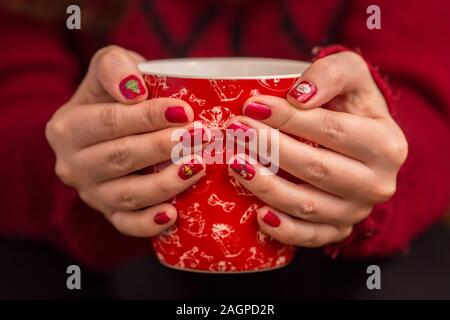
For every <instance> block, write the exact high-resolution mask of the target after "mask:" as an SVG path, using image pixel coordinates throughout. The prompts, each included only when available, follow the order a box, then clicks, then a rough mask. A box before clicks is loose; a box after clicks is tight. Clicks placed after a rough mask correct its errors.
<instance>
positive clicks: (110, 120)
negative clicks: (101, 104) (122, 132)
mask: <svg viewBox="0 0 450 320" xmlns="http://www.w3.org/2000/svg"><path fill="white" fill-rule="evenodd" d="M117 113H118V107H117V106H115V105H109V106H106V107H105V108H103V110H102V111H101V113H100V125H101V126H103V127H104V128H106V129H107V130H109V131H110V133H111V135H112V136H114V137H115V136H117V135H118V121H117Z"/></svg>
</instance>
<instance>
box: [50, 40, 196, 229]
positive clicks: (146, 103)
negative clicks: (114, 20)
mask: <svg viewBox="0 0 450 320" xmlns="http://www.w3.org/2000/svg"><path fill="white" fill-rule="evenodd" d="M141 61H144V58H142V57H141V56H139V55H138V54H136V53H135V52H131V51H128V50H126V49H123V48H120V47H116V46H112V47H106V48H103V49H101V50H99V51H98V52H97V53H96V54H95V55H94V57H93V58H92V60H91V63H90V67H89V70H88V72H87V74H86V76H85V78H84V80H83V81H82V83H81V84H80V86H79V88H78V90H77V91H76V93H75V94H74V96H73V97H72V98H71V99H70V100H69V101H68V102H67V103H66V104H65V105H63V106H62V107H61V108H60V109H59V110H58V111H57V112H56V113H55V114H54V115H53V117H52V119H51V120H50V121H49V122H48V124H47V128H46V137H47V140H48V142H49V144H50V146H51V147H52V148H53V150H54V152H55V154H56V166H55V171H56V174H57V175H58V176H59V177H60V179H61V180H62V181H63V182H64V183H65V184H67V185H69V186H72V187H74V188H76V189H77V190H78V193H79V196H80V198H81V199H82V200H83V201H84V202H86V203H87V204H88V205H89V206H91V207H92V208H94V209H96V210H98V211H100V212H102V213H103V214H104V215H105V217H106V218H107V219H108V220H109V221H110V222H111V223H112V224H113V225H114V226H115V228H116V229H117V230H119V231H120V232H122V233H124V234H127V235H132V236H140V237H147V236H153V235H156V234H158V233H159V232H161V231H163V230H164V229H166V228H167V227H168V226H170V225H171V224H172V223H174V222H175V220H176V216H177V212H176V209H175V207H174V206H173V205H171V204H169V203H163V202H164V201H167V200H168V199H170V198H172V197H173V196H175V195H177V194H178V193H180V192H182V191H183V190H185V189H186V188H188V187H189V186H191V185H192V184H194V183H195V182H196V181H198V180H199V179H200V178H201V177H202V176H203V175H204V174H205V171H204V168H205V166H204V165H203V164H202V163H201V162H202V159H200V158H198V157H196V158H192V157H188V158H187V159H183V160H184V161H182V163H181V164H171V165H169V166H167V167H166V168H164V169H163V170H161V171H159V172H156V173H152V174H145V175H142V174H136V171H137V170H140V169H143V168H146V167H148V166H151V165H154V164H158V163H161V162H164V161H166V160H168V159H170V157H171V151H172V148H173V146H174V145H175V144H176V143H177V142H176V141H172V140H171V134H172V132H173V131H174V130H175V129H177V128H180V126H183V127H184V128H186V129H189V128H190V127H192V123H191V122H192V121H193V117H194V116H193V111H192V109H191V107H190V106H189V105H188V104H187V103H186V102H184V101H182V100H179V99H172V98H156V99H151V100H146V99H147V91H146V89H145V85H144V81H143V78H142V75H141V73H140V72H139V70H138V68H137V63H138V62H141ZM194 159H196V161H194ZM186 166H187V167H186ZM182 169H188V170H182ZM189 169H190V170H189Z"/></svg>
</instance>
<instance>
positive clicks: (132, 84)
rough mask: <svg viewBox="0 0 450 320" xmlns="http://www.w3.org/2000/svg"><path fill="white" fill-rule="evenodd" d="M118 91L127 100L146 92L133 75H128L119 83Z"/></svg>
mask: <svg viewBox="0 0 450 320" xmlns="http://www.w3.org/2000/svg"><path fill="white" fill-rule="evenodd" d="M119 89H120V92H121V93H122V95H123V96H124V97H125V98H127V99H129V100H133V99H135V98H136V97H138V96H140V95H144V94H145V92H146V90H145V87H144V85H143V84H142V82H141V80H140V79H139V78H138V77H136V76H135V75H130V76H128V77H126V78H124V79H122V81H120V83H119Z"/></svg>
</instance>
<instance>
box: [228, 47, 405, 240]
mask: <svg viewBox="0 0 450 320" xmlns="http://www.w3.org/2000/svg"><path fill="white" fill-rule="evenodd" d="M324 105H325V106H326V107H327V108H322V107H321V106H324ZM243 113H244V115H246V116H247V117H245V116H239V117H236V118H234V119H233V120H232V122H240V123H242V124H244V125H247V126H249V127H251V128H254V129H255V130H256V131H257V132H258V130H260V129H264V128H265V129H270V128H276V129H279V130H280V131H281V132H280V137H279V138H280V139H279V159H280V161H279V162H280V163H279V165H280V167H281V168H282V169H284V170H285V171H287V172H288V173H290V174H291V175H293V176H295V177H298V178H300V179H301V180H303V181H305V182H306V184H296V183H293V182H290V181H287V180H285V179H283V178H281V177H280V176H277V175H264V174H262V172H263V170H264V169H265V168H264V167H262V166H261V165H259V164H244V163H243V162H242V160H239V158H238V160H236V161H235V162H234V163H232V164H231V165H230V169H231V172H232V174H233V175H234V176H235V177H237V179H239V182H240V183H241V184H242V185H243V186H244V187H246V188H247V189H248V190H250V191H251V192H252V193H253V194H255V195H256V196H257V197H258V198H260V199H261V200H263V201H264V202H266V203H268V204H269V205H270V206H266V207H263V208H260V209H259V210H258V222H259V224H260V226H261V228H262V230H263V231H265V232H266V233H268V234H269V235H271V236H272V237H274V238H275V239H277V240H279V241H281V242H284V243H287V244H292V245H298V246H305V247H317V246H323V245H326V244H329V243H333V242H337V241H341V240H343V239H344V238H346V237H347V236H348V235H350V233H351V232H352V229H353V226H354V225H355V224H356V223H358V222H360V221H361V220H363V219H364V218H366V217H367V216H368V215H369V213H370V212H371V210H372V207H373V206H374V205H375V204H377V203H380V202H384V201H386V200H388V199H389V198H390V197H391V196H392V195H393V194H394V192H395V190H396V177H397V173H398V171H399V169H400V167H401V165H402V164H403V162H404V161H405V159H406V156H407V149H408V147H407V142H406V139H405V137H404V135H403V133H402V131H401V130H400V128H399V126H398V125H397V124H396V123H395V122H394V120H393V119H392V118H391V116H390V114H389V111H388V108H387V105H386V102H385V100H384V98H383V96H382V94H381V93H380V91H379V90H378V88H377V86H376V84H375V82H374V80H373V79H372V77H371V74H370V72H369V69H368V67H367V65H366V63H365V62H364V60H363V59H362V58H361V57H360V56H359V55H357V54H355V53H351V52H343V53H338V54H334V55H331V56H328V57H326V58H323V59H320V60H317V61H316V62H315V63H313V64H312V65H311V67H310V68H309V69H308V70H307V71H306V72H305V73H304V74H303V76H302V77H301V79H300V81H299V82H298V84H297V86H296V87H294V89H292V90H291V91H290V93H289V94H288V98H287V100H285V99H281V98H277V97H272V96H255V97H252V98H250V99H249V100H248V101H247V102H246V103H245V105H244V111H243ZM249 117H251V118H253V119H256V120H258V121H256V120H253V119H250V118H249ZM241 127H242V126H241ZM290 135H291V136H290ZM292 136H297V137H303V138H305V139H308V140H310V141H313V142H316V143H317V144H319V145H320V146H321V147H313V146H310V145H308V144H305V143H302V142H299V141H298V140H296V139H295V138H293V137H292ZM269 154H270V153H269ZM252 167H253V168H252ZM246 172H247V174H246Z"/></svg>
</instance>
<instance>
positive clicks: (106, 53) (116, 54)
mask: <svg viewBox="0 0 450 320" xmlns="http://www.w3.org/2000/svg"><path fill="white" fill-rule="evenodd" d="M124 57H126V52H125V50H124V49H123V48H121V47H119V46H115V45H112V46H108V47H105V48H103V49H102V50H100V51H99V57H98V59H99V62H98V63H99V67H100V68H106V69H108V68H111V67H113V66H116V65H117V62H118V61H121V60H123V58H124Z"/></svg>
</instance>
